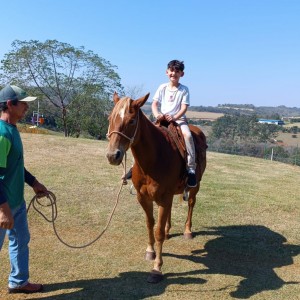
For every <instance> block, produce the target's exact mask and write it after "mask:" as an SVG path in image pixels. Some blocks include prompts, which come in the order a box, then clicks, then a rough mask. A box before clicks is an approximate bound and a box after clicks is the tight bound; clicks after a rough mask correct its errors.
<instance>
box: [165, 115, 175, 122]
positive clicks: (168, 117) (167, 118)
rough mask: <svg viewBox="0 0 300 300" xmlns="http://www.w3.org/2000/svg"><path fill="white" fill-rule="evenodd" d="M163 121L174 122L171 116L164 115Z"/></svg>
mask: <svg viewBox="0 0 300 300" xmlns="http://www.w3.org/2000/svg"><path fill="white" fill-rule="evenodd" d="M165 119H166V120H167V121H168V122H171V121H175V119H174V117H173V116H172V115H165Z"/></svg>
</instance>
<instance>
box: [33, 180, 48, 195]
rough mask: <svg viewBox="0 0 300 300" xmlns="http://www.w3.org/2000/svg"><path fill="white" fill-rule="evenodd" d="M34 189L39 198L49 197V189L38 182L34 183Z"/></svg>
mask: <svg viewBox="0 0 300 300" xmlns="http://www.w3.org/2000/svg"><path fill="white" fill-rule="evenodd" d="M32 188H33V190H34V192H35V193H36V195H37V196H38V197H44V196H48V195H49V193H48V190H47V188H46V187H45V186H44V185H43V184H41V183H40V182H39V181H37V180H35V181H34V183H33V185H32Z"/></svg>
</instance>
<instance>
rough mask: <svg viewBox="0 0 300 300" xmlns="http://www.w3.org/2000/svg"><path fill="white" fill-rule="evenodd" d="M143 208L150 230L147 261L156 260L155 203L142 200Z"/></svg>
mask: <svg viewBox="0 0 300 300" xmlns="http://www.w3.org/2000/svg"><path fill="white" fill-rule="evenodd" d="M139 202H140V204H141V206H142V207H143V209H144V211H145V214H146V224H147V230H148V237H149V241H148V246H147V249H146V256H145V259H146V260H154V259H155V251H154V242H155V238H154V231H153V228H154V223H155V221H154V217H153V202H152V201H150V200H140V201H139Z"/></svg>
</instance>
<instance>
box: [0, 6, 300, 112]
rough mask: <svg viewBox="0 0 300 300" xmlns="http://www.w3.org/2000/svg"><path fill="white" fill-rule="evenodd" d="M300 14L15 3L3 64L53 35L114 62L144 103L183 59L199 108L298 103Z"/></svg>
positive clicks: (5, 20) (0, 52)
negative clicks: (16, 46) (15, 48)
mask: <svg viewBox="0 0 300 300" xmlns="http://www.w3.org/2000/svg"><path fill="white" fill-rule="evenodd" d="M3 2H4V1H3ZM299 16H300V0H185V1H182V0H181V1H179V0H173V1H171V0H151V1H150V0H147V1H146V0H26V1H24V0H10V1H5V4H2V5H1V17H0V24H1V39H0V41H1V46H0V60H1V59H3V58H4V55H5V54H6V53H8V52H9V51H10V50H11V49H12V48H11V44H12V42H13V41H14V40H21V41H30V40H38V41H40V42H44V41H46V40H49V39H53V40H57V41H59V42H63V43H68V44H70V45H72V46H74V47H81V46H83V47H84V49H85V50H86V51H89V50H90V51H92V52H94V53H96V54H98V55H99V56H100V57H102V58H104V59H106V60H108V61H109V62H110V63H111V64H112V65H114V66H116V72H117V73H118V74H119V76H120V77H121V83H122V85H123V86H124V87H125V88H126V89H127V90H132V89H135V90H137V91H138V92H139V93H140V94H141V95H138V97H139V96H143V95H144V94H146V93H148V92H150V99H152V97H153V96H154V93H155V91H156V89H157V88H158V86H159V85H160V84H161V83H164V82H167V81H168V78H167V76H166V68H167V64H168V62H169V61H170V60H173V59H178V60H182V61H184V63H185V75H184V77H182V78H181V81H180V82H181V83H182V84H184V85H186V86H188V88H189V91H190V102H191V103H190V104H191V105H192V106H200V105H203V106H217V105H219V104H253V105H255V106H280V105H285V106H287V107H300V17H299Z"/></svg>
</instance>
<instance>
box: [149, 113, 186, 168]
mask: <svg viewBox="0 0 300 300" xmlns="http://www.w3.org/2000/svg"><path fill="white" fill-rule="evenodd" d="M155 125H156V126H159V127H160V128H161V129H162V130H164V131H165V133H166V134H168V135H170V137H171V138H172V141H173V142H174V143H175V145H176V147H177V149H178V151H179V153H180V155H181V157H182V158H183V159H184V161H185V162H187V150H186V145H185V141H184V137H183V134H182V131H181V129H180V126H179V125H178V124H177V123H176V122H174V121H171V122H168V121H167V120H165V119H164V118H162V119H161V120H160V121H156V122H155Z"/></svg>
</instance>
